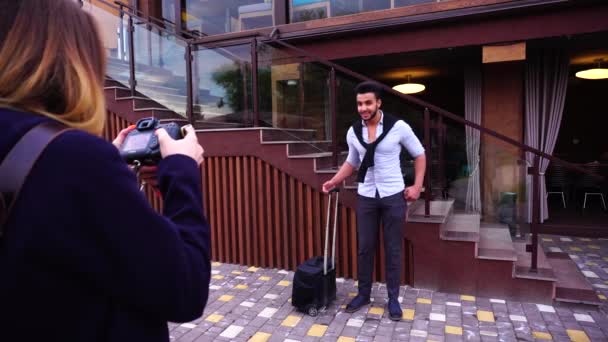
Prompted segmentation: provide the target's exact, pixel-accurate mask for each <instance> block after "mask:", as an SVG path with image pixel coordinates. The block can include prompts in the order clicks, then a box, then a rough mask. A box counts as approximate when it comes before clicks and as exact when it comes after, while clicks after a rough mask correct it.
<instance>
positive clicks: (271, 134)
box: [262, 128, 317, 142]
mask: <svg viewBox="0 0 608 342" xmlns="http://www.w3.org/2000/svg"><path fill="white" fill-rule="evenodd" d="M316 133H317V132H316V131H315V130H314V129H289V128H269V129H264V130H262V142H266V141H277V140H279V141H285V140H296V141H312V140H316V139H315V135H316Z"/></svg>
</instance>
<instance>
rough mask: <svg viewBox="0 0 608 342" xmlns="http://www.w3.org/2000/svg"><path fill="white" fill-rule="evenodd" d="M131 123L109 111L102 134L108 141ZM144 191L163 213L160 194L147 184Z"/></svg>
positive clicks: (152, 204) (155, 208)
mask: <svg viewBox="0 0 608 342" xmlns="http://www.w3.org/2000/svg"><path fill="white" fill-rule="evenodd" d="M130 124H131V123H130V122H128V121H127V120H125V119H123V118H121V117H120V116H119V115H117V114H116V113H112V112H108V116H107V119H106V125H105V127H104V129H103V132H102V136H103V138H104V139H106V140H108V141H112V140H114V138H115V137H116V136H117V135H118V133H119V132H120V131H122V130H123V129H125V128H127V127H128V126H129V125H130ZM144 193H145V195H146V198H147V199H148V201H149V202H150V205H151V206H152V207H153V208H154V210H156V211H157V212H159V213H162V210H163V203H162V198H161V197H160V195H157V194H156V193H155V191H154V189H153V188H152V187H151V186H149V185H146V186H145V187H144Z"/></svg>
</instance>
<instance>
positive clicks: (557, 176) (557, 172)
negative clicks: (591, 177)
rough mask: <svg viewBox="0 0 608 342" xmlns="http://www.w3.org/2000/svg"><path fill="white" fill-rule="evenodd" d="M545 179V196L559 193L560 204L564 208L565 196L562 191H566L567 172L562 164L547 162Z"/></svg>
mask: <svg viewBox="0 0 608 342" xmlns="http://www.w3.org/2000/svg"><path fill="white" fill-rule="evenodd" d="M548 171H549V172H547V176H546V177H545V179H546V185H547V197H549V195H561V196H562V204H563V206H564V209H565V208H566V196H565V195H564V192H567V191H568V174H567V172H566V170H565V169H564V167H563V166H561V165H560V164H558V163H551V164H549V168H548Z"/></svg>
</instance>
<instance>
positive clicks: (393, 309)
mask: <svg viewBox="0 0 608 342" xmlns="http://www.w3.org/2000/svg"><path fill="white" fill-rule="evenodd" d="M387 306H388V317H389V318H390V319H391V320H393V321H400V320H401V318H402V317H403V311H402V310H401V305H399V301H398V300H397V299H395V298H389V299H388V305H387Z"/></svg>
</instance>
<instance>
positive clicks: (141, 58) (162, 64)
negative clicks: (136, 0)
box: [133, 21, 188, 118]
mask: <svg viewBox="0 0 608 342" xmlns="http://www.w3.org/2000/svg"><path fill="white" fill-rule="evenodd" d="M134 27H135V30H134V37H133V43H134V46H135V49H134V55H135V58H134V59H135V79H136V81H137V86H136V91H137V92H138V94H139V95H143V96H144V97H147V98H149V99H150V101H148V102H147V103H145V104H144V105H143V106H146V107H153V108H159V109H166V110H171V111H174V112H175V113H178V114H179V115H181V116H183V117H184V118H186V117H187V115H186V112H187V94H188V92H187V86H188V83H187V78H186V59H185V54H186V46H185V43H183V42H182V41H180V40H178V39H177V38H176V37H175V36H173V35H171V34H168V33H165V32H163V31H160V30H159V29H157V28H154V27H149V26H148V25H146V24H145V23H141V22H137V21H135V23H134Z"/></svg>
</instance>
